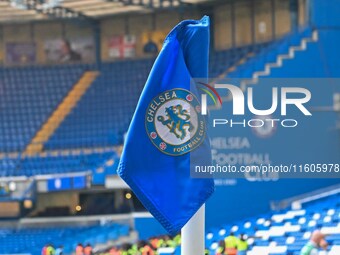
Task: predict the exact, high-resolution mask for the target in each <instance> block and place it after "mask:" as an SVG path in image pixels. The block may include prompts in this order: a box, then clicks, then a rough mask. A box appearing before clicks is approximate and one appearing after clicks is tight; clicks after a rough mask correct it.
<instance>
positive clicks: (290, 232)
mask: <svg viewBox="0 0 340 255" xmlns="http://www.w3.org/2000/svg"><path fill="white" fill-rule="evenodd" d="M315 229H321V231H322V232H324V233H326V234H329V236H327V237H326V240H327V241H328V242H329V243H330V247H329V250H328V252H329V253H328V254H329V255H337V254H339V249H340V194H336V195H332V196H328V197H326V198H323V199H319V200H315V201H313V202H310V203H307V204H305V205H304V206H303V208H302V209H301V210H285V211H282V212H277V213H269V214H264V215H261V216H259V217H253V218H249V219H245V220H242V221H239V222H236V223H235V224H230V225H225V226H223V227H221V228H220V229H213V230H211V231H210V232H208V233H207V235H206V241H207V243H206V245H207V247H209V249H210V250H211V252H212V254H215V249H216V248H217V245H218V241H219V240H222V239H224V238H225V237H226V236H228V235H229V233H230V232H231V231H232V232H234V233H235V235H238V234H241V233H245V234H246V235H247V236H248V237H249V240H248V243H249V244H250V250H249V252H248V255H258V254H261V255H268V254H270V255H271V254H277V255H299V254H300V253H299V252H300V250H301V248H302V247H303V246H304V245H305V244H306V243H307V242H308V239H309V237H310V235H311V233H312V232H313V230H315Z"/></svg>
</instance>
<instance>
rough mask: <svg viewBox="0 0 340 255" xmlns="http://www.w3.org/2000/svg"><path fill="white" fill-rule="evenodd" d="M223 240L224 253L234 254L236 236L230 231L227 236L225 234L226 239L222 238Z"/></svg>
mask: <svg viewBox="0 0 340 255" xmlns="http://www.w3.org/2000/svg"><path fill="white" fill-rule="evenodd" d="M224 241H225V249H226V254H227V255H236V254H237V244H238V238H237V237H236V236H235V235H234V233H233V232H230V234H229V236H227V237H226V239H224Z"/></svg>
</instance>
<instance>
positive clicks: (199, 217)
mask: <svg viewBox="0 0 340 255" xmlns="http://www.w3.org/2000/svg"><path fill="white" fill-rule="evenodd" d="M181 244H182V248H181V255H204V250H205V204H204V205H202V207H201V208H200V209H199V210H198V211H197V212H196V214H195V215H194V216H193V217H192V218H191V219H190V220H189V221H188V223H187V224H186V225H185V226H184V227H183V228H182V242H181Z"/></svg>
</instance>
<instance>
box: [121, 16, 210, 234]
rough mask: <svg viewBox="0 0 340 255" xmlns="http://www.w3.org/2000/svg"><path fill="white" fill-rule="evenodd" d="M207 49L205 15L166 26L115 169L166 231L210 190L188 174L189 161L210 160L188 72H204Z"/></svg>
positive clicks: (182, 221)
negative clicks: (161, 45) (161, 42)
mask: <svg viewBox="0 0 340 255" xmlns="http://www.w3.org/2000/svg"><path fill="white" fill-rule="evenodd" d="M208 55H209V17H207V16H205V17H203V18H202V19H201V20H199V21H196V20H185V21H182V22H181V23H179V24H178V25H177V26H176V27H175V28H174V29H173V30H172V31H171V32H170V34H169V35H168V36H167V38H166V39H165V41H164V44H163V48H162V50H161V51H160V53H159V55H158V57H157V59H156V61H155V63H154V65H153V67H152V70H151V72H150V74H149V77H148V80H147V82H146V84H145V87H144V90H143V92H142V94H141V97H140V99H139V102H138V105H137V108H136V111H135V114H134V116H133V118H132V121H131V124H130V127H129V130H128V133H127V136H126V140H125V145H124V149H123V153H122V156H121V159H120V163H119V166H118V170H117V171H118V174H119V176H120V177H121V178H122V179H123V180H124V181H125V182H126V183H127V184H128V185H129V186H130V187H131V189H132V190H133V192H134V193H135V194H136V196H137V197H138V198H139V200H140V201H141V202H142V203H143V205H144V206H145V207H146V208H147V209H148V210H149V211H150V213H151V214H152V215H153V216H154V217H155V218H156V219H157V220H158V221H159V222H160V223H161V224H162V225H163V227H164V228H165V229H166V230H167V231H168V232H169V233H170V234H176V233H178V232H179V231H180V229H181V228H182V227H183V226H184V225H185V224H186V223H187V222H188V221H189V220H190V218H191V217H192V216H193V215H194V214H195V213H196V211H198V209H199V208H200V207H201V206H202V205H203V204H204V203H205V201H206V200H207V199H208V198H209V196H210V195H211V194H212V193H213V192H214V182H213V180H212V179H194V178H191V176H190V168H191V169H192V167H193V166H192V165H193V164H192V163H193V161H196V160H199V161H200V162H201V161H203V162H201V163H202V164H205V165H209V164H210V163H211V150H210V143H209V139H208V138H207V137H206V125H205V119H204V117H203V116H202V115H201V113H200V103H199V99H198V97H197V96H198V94H197V90H195V88H193V87H192V85H191V82H192V79H193V78H207V76H208ZM190 85H191V86H190ZM202 155H204V156H202Z"/></svg>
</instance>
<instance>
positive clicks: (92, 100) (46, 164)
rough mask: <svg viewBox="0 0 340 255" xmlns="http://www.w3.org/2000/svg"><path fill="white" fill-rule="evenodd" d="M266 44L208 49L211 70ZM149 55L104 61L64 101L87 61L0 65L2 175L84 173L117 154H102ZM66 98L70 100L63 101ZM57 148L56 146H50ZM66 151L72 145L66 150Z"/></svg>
mask: <svg viewBox="0 0 340 255" xmlns="http://www.w3.org/2000/svg"><path fill="white" fill-rule="evenodd" d="M270 44H271V43H269V42H268V43H262V44H256V45H247V46H243V47H239V48H233V49H229V50H224V51H216V52H213V53H212V56H211V60H210V62H211V63H210V69H211V71H210V72H211V76H213V77H216V76H218V75H221V74H223V73H226V72H228V71H230V70H231V68H234V67H235V66H237V65H238V64H239V63H240V62H241V61H245V60H246V59H247V58H248V57H249V56H252V55H256V54H257V53H259V52H261V51H263V49H265V48H267V47H268V46H269V45H270ZM153 61H154V59H153V58H148V59H141V60H126V61H118V62H112V63H105V64H103V66H102V69H101V72H100V75H99V76H98V77H96V78H94V79H92V80H90V81H93V80H94V82H93V84H92V85H88V84H87V85H86V89H87V88H88V87H89V88H88V90H87V91H86V90H82V91H76V93H75V95H73V96H74V97H76V99H74V100H73V99H72V98H71V100H68V97H69V95H72V91H73V92H74V91H75V90H77V86H76V84H77V82H78V81H79V80H81V79H80V78H81V77H82V75H83V74H84V73H86V70H88V69H91V68H93V66H91V65H70V66H60V67H53V68H50V67H30V68H24V67H23V68H4V69H1V72H2V73H3V74H4V77H5V79H4V81H3V82H4V84H2V90H3V93H2V96H1V98H2V100H1V104H2V106H1V113H0V114H1V116H0V117H1V120H2V121H1V124H0V125H3V130H4V135H3V136H1V138H0V144H1V146H0V148H1V153H2V154H1V155H0V156H1V157H0V158H1V159H0V176H22V175H23V176H34V175H41V174H52V173H64V172H83V171H88V170H94V169H97V168H98V167H100V166H101V165H103V164H104V163H105V161H106V160H107V159H108V158H110V157H111V158H116V154H115V152H114V151H113V150H111V151H110V152H105V153H103V154H102V155H101V152H103V148H108V147H109V146H111V148H112V146H114V145H119V144H121V143H122V142H123V136H124V133H125V132H126V130H127V128H128V125H129V122H130V119H131V116H132V114H133V111H134V108H135V105H136V102H137V101H138V97H139V95H140V93H141V90H142V88H143V86H144V84H145V81H146V79H147V75H148V72H149V70H150V69H151V66H152V64H153ZM19 87H20V88H19ZM18 91H20V93H19V94H16V93H17V92H18ZM82 95H83V96H82ZM75 100H77V101H75ZM65 101H66V104H68V105H65V106H64V105H63V104H65ZM61 105H62V106H61ZM60 108H62V109H65V108H68V109H67V110H62V111H60ZM53 121H54V123H53ZM98 147H99V148H101V149H99V151H97V152H96V151H95V152H92V153H84V152H83V150H80V151H79V150H78V151H75V152H74V150H75V149H79V148H82V149H84V150H85V151H86V149H87V148H91V149H95V148H98ZM57 149H59V150H60V151H57V152H56V151H54V150H57ZM70 149H73V151H69V152H67V151H65V150H70ZM104 150H105V149H104ZM41 152H43V153H41Z"/></svg>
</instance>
